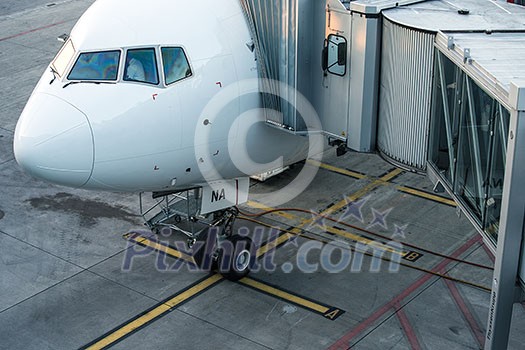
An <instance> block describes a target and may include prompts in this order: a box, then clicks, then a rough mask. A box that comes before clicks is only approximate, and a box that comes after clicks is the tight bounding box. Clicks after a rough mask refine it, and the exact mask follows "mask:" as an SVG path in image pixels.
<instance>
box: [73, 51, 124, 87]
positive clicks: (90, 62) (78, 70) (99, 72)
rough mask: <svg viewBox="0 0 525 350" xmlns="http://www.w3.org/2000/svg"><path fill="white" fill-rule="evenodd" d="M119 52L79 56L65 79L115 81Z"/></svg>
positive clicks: (87, 53)
mask: <svg viewBox="0 0 525 350" xmlns="http://www.w3.org/2000/svg"><path fill="white" fill-rule="evenodd" d="M119 61H120V51H104V52H86V53H82V54H80V56H79V57H78V59H77V62H76V63H75V65H74V66H73V69H72V70H71V73H69V76H68V77H67V78H68V79H69V80H102V81H107V80H117V75H118V65H119Z"/></svg>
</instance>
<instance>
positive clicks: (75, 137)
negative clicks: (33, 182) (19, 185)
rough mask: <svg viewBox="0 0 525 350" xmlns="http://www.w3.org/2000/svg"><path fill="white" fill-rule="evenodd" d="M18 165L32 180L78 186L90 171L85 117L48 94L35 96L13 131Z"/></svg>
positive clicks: (89, 134) (89, 135)
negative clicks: (33, 178)
mask: <svg viewBox="0 0 525 350" xmlns="http://www.w3.org/2000/svg"><path fill="white" fill-rule="evenodd" d="M14 152H15V157H16V161H17V162H18V164H19V165H20V166H21V167H22V168H23V169H24V170H25V171H26V172H28V173H29V174H31V175H33V176H34V177H36V178H39V179H42V180H46V181H49V182H52V183H55V184H59V185H64V186H70V187H82V186H83V185H84V184H86V183H87V182H88V180H89V178H90V177H91V172H92V170H93V157H94V150H93V134H92V131H91V127H90V125H89V122H88V118H87V116H86V115H85V114H84V113H83V112H81V111H80V110H79V109H77V108H76V107H74V106H73V105H71V104H69V103H67V102H66V101H64V100H62V99H60V98H58V97H56V96H53V95H49V94H44V93H36V94H35V95H33V96H32V97H31V99H30V100H29V102H28V104H27V105H26V108H25V109H24V111H23V112H22V115H21V116H20V119H19V121H18V124H17V126H16V131H15V141H14Z"/></svg>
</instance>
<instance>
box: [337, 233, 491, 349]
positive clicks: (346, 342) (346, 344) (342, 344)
mask: <svg viewBox="0 0 525 350" xmlns="http://www.w3.org/2000/svg"><path fill="white" fill-rule="evenodd" d="M479 242H481V236H480V235H478V234H477V233H476V234H475V235H474V236H473V237H472V238H470V239H469V240H468V241H467V242H465V243H464V244H463V245H462V246H460V247H459V248H458V249H456V251H454V252H453V253H452V254H451V256H452V257H454V258H458V257H460V256H461V255H462V254H463V253H465V252H466V251H467V250H469V249H470V248H471V247H472V246H473V245H474V244H476V243H479ZM453 261H454V260H450V259H444V260H442V261H441V262H440V263H438V264H437V265H436V266H435V267H434V268H433V269H432V270H431V271H433V272H440V271H443V270H444V269H445V268H446V267H447V266H448V265H449V264H451V263H452V262H453ZM433 277H434V276H433V275H429V274H424V275H423V276H421V277H420V278H419V279H418V280H416V281H415V282H414V283H412V284H411V285H410V286H408V287H407V288H406V289H405V290H404V291H402V292H401V293H400V294H398V295H397V296H395V297H394V298H393V299H392V300H390V301H389V302H387V303H386V304H385V305H383V306H382V307H380V308H379V309H377V310H376V311H375V312H374V313H372V314H371V315H370V316H368V318H367V319H365V320H364V321H363V322H361V323H360V324H359V325H357V326H356V327H355V328H353V329H351V330H350V331H349V332H348V333H346V334H345V335H343V336H342V337H341V338H340V339H339V340H337V341H336V342H335V343H334V344H332V345H331V346H330V347H329V348H328V350H340V349H348V348H350V345H351V341H352V340H353V339H354V338H355V337H357V336H358V335H359V334H361V333H362V332H364V331H365V330H366V329H368V328H369V327H371V326H372V325H373V324H374V323H375V322H376V321H377V320H378V319H380V318H381V317H383V316H384V315H385V314H386V313H387V312H389V311H390V310H392V308H394V307H395V306H396V305H398V304H400V303H401V302H402V301H403V300H405V299H406V298H407V297H409V296H410V295H412V294H413V293H414V292H415V291H416V290H418V289H419V288H421V287H422V286H423V285H424V284H425V283H427V282H428V281H430V280H431V279H432V278H433Z"/></svg>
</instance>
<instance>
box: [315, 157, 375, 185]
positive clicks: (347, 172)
mask: <svg viewBox="0 0 525 350" xmlns="http://www.w3.org/2000/svg"><path fill="white" fill-rule="evenodd" d="M307 162H308V163H309V164H311V165H313V166H317V167H319V168H323V169H326V170H329V171H333V172H334V173H339V174H342V175H346V176H350V177H353V178H355V179H358V180H362V179H366V178H367V176H366V175H364V174H360V173H357V172H355V171H351V170H347V169H342V168H338V167H336V166H333V165H329V164H325V163H321V162H319V161H317V160H313V159H308V161H307Z"/></svg>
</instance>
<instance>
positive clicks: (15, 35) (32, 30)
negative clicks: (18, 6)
mask: <svg viewBox="0 0 525 350" xmlns="http://www.w3.org/2000/svg"><path fill="white" fill-rule="evenodd" d="M71 21H72V20H67V21H61V22H57V23H52V24H48V25H47V26H43V27H39V28H35V29H30V30H27V31H25V32H21V33H17V34H13V35H10V36H6V37H3V38H0V41H6V40H9V39H14V38H17V37H19V36H24V35H27V34H31V33H34V32H39V31H41V30H44V29H49V28H53V27H56V26H59V25H61V24H65V23H68V22H71Z"/></svg>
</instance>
